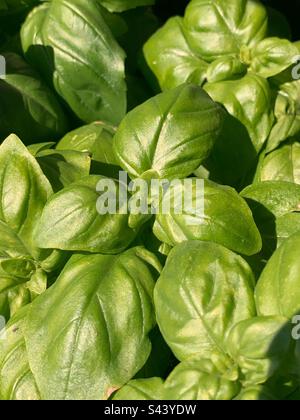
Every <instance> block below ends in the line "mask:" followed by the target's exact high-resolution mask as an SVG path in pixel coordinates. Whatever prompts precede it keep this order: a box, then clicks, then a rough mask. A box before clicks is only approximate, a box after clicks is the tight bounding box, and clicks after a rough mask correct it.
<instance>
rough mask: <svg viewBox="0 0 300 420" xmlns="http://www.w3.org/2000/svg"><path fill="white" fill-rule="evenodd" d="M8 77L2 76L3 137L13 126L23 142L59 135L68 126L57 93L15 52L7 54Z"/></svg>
mask: <svg viewBox="0 0 300 420" xmlns="http://www.w3.org/2000/svg"><path fill="white" fill-rule="evenodd" d="M5 60H6V72H7V73H6V77H5V79H3V80H0V97H1V99H0V109H1V117H0V139H1V140H3V139H4V138H5V137H7V136H8V135H10V134H11V132H12V130H13V131H14V133H16V134H17V135H18V136H20V137H21V138H22V139H23V141H24V142H27V143H28V142H34V141H43V140H49V139H56V138H58V137H60V136H62V135H63V134H64V133H65V132H66V131H67V129H68V122H67V119H66V117H65V115H64V111H63V109H62V107H61V106H60V104H59V102H58V101H57V98H56V96H55V95H54V93H53V92H52V91H51V90H50V89H49V88H48V87H47V86H46V85H45V84H44V82H43V81H42V80H41V79H40V77H39V76H38V75H37V74H36V73H35V72H34V71H33V70H32V69H31V68H30V67H29V66H28V64H27V63H25V62H24V61H23V59H22V58H21V57H19V56H18V55H16V54H12V53H9V54H5Z"/></svg>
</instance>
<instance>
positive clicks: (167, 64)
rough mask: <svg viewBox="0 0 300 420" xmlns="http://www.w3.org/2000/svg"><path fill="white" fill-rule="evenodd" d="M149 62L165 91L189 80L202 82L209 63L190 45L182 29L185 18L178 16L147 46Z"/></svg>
mask: <svg viewBox="0 0 300 420" xmlns="http://www.w3.org/2000/svg"><path fill="white" fill-rule="evenodd" d="M144 54H145V58H146V61H147V63H148V65H149V67H150V69H151V70H152V71H153V73H154V74H155V76H156V77H157V79H158V81H159V84H160V87H161V88H162V90H167V89H172V88H175V87H177V86H179V85H181V84H182V83H185V82H189V83H194V84H196V85H200V86H201V85H202V84H203V82H204V81H205V77H206V70H207V66H208V64H207V63H206V62H205V61H204V60H202V59H201V57H199V56H197V55H196V54H195V53H194V52H193V51H192V50H191V48H190V46H189V45H188V43H187V40H186V38H185V35H184V32H183V19H182V18H180V17H178V16H176V17H173V18H171V19H169V20H168V22H167V23H166V24H165V25H164V26H163V27H162V28H161V29H159V30H158V31H157V32H155V34H154V35H153V36H152V37H151V38H150V39H149V40H148V41H147V42H146V44H145V45H144Z"/></svg>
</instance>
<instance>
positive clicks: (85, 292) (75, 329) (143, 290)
mask: <svg viewBox="0 0 300 420" xmlns="http://www.w3.org/2000/svg"><path fill="white" fill-rule="evenodd" d="M152 264H153V265H154V266H155V267H158V268H159V264H158V263H157V261H156V260H155V258H154V256H153V255H152V254H150V253H148V252H147V251H146V250H144V249H143V248H133V249H131V250H129V251H127V252H125V253H124V254H122V255H119V256H102V255H78V256H74V257H73V258H72V259H71V260H70V262H69V263H68V265H67V266H66V268H65V270H64V271H63V273H62V274H61V276H60V278H59V279H58V280H57V282H56V283H55V285H54V286H53V287H52V288H50V289H49V290H48V291H47V292H46V293H44V294H43V295H42V296H40V297H39V298H38V299H36V300H35V302H34V303H33V305H32V306H31V307H30V309H29V313H28V316H27V318H26V328H25V339H26V348H27V357H28V359H29V364H30V367H31V370H32V372H33V375H34V377H35V379H36V383H37V385H38V388H39V390H40V392H41V396H42V398H43V399H51V400H92V399H95V400H100V399H105V398H108V397H109V396H110V394H111V393H112V392H113V391H114V390H115V389H118V388H119V387H121V386H122V385H124V384H125V383H126V382H127V381H128V380H130V379H131V378H132V377H133V376H134V375H135V373H137V372H138V370H139V369H140V368H141V367H142V366H143V365H144V363H145V361H146V360H147V358H148V356H149V353H150V350H151V345H150V340H149V338H148V334H149V332H150V330H151V329H152V328H153V326H154V324H155V318H154V312H153V306H152V293H153V287H154V280H155V275H154V274H153V272H152V270H151V269H150V266H151V265H152ZM53 308H55V310H53ZM129 332H130V333H129Z"/></svg>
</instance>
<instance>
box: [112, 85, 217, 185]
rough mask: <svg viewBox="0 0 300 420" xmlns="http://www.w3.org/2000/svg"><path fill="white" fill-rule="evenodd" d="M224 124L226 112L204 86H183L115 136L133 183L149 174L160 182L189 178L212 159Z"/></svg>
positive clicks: (147, 106) (137, 112) (134, 114)
mask: <svg viewBox="0 0 300 420" xmlns="http://www.w3.org/2000/svg"><path fill="white" fill-rule="evenodd" d="M222 122H223V111H222V109H221V108H220V107H219V106H218V105H217V104H215V103H214V102H213V101H212V100H211V99H210V98H209V96H208V95H207V94H206V93H205V92H204V91H203V90H202V89H201V88H200V87H197V86H194V85H182V86H180V87H178V88H176V89H173V90H170V91H167V92H164V93H162V94H160V95H157V96H155V97H154V98H152V99H150V100H149V101H147V102H145V103H144V104H142V105H140V106H139V107H137V108H136V109H134V110H133V111H131V112H130V113H129V114H127V116H126V117H125V118H124V120H123V121H122V123H121V125H120V127H119V129H118V131H117V133H116V135H115V137H114V151H115V154H116V157H117V158H118V161H119V163H120V165H121V167H122V168H123V169H124V170H126V171H128V173H129V175H130V176H131V178H139V177H142V176H143V175H144V174H145V173H146V172H149V171H154V172H156V173H157V175H158V176H159V177H160V178H164V177H165V178H168V179H173V178H184V177H186V176H187V175H190V174H191V173H192V172H193V171H194V170H196V169H197V168H198V167H199V166H200V164H201V162H202V161H203V160H204V159H205V158H207V157H208V155H209V153H210V152H211V149H212V147H213V145H214V143H215V141H216V139H217V137H218V135H219V133H220V131H221V128H222ZM145 175H146V174H145Z"/></svg>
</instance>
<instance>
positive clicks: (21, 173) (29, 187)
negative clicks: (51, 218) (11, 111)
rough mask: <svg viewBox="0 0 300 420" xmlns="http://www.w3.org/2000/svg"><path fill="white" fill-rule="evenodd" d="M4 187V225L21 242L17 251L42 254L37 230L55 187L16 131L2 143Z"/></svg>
mask: <svg viewBox="0 0 300 420" xmlns="http://www.w3.org/2000/svg"><path fill="white" fill-rule="evenodd" d="M0 190H1V201H0V221H1V222H2V223H1V227H0V229H1V230H2V231H5V234H6V235H7V236H8V238H9V241H11V240H13V243H14V242H16V243H17V244H18V245H17V249H18V252H17V253H19V252H24V253H25V255H28V254H30V255H32V256H33V257H35V258H39V257H40V252H41V251H40V250H39V249H38V248H37V247H36V245H35V244H34V243H33V230H34V227H35V225H36V223H37V221H38V219H39V217H40V216H41V214H42V211H43V208H44V206H45V204H46V201H47V200H48V198H49V197H50V196H51V194H52V189H51V186H50V184H49V181H48V180H47V178H46V177H45V175H44V174H43V172H42V170H41V168H40V167H39V165H38V163H37V161H36V160H35V158H34V157H33V156H32V155H31V154H30V153H29V151H28V150H27V148H26V147H25V146H24V145H23V144H22V142H21V141H20V140H19V139H18V138H17V137H16V136H15V135H11V136H10V137H8V138H7V139H6V140H5V141H4V143H2V145H1V146H0ZM0 243H1V240H0ZM8 243H9V242H8ZM23 246H24V247H25V248H26V250H27V252H26V251H25V250H23V249H22V248H23ZM3 247H4V248H5V243H4V244H3Z"/></svg>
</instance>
